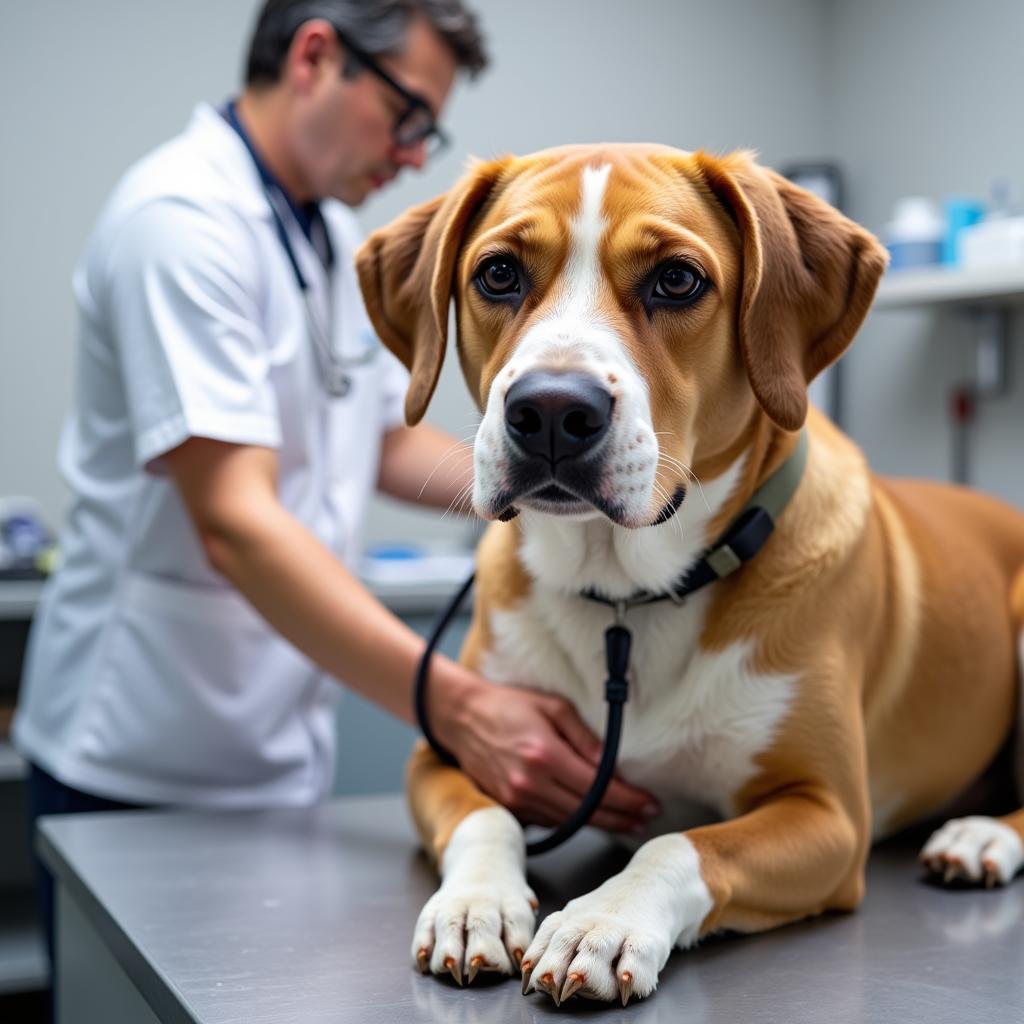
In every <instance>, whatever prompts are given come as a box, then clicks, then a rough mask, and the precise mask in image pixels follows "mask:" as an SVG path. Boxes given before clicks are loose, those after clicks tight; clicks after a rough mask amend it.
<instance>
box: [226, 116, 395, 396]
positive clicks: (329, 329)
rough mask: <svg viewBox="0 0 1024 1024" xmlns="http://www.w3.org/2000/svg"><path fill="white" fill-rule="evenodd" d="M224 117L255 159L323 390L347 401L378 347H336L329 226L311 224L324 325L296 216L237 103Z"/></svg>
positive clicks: (332, 256) (331, 248) (332, 250)
mask: <svg viewBox="0 0 1024 1024" xmlns="http://www.w3.org/2000/svg"><path fill="white" fill-rule="evenodd" d="M222 114H223V116H224V118H225V120H226V121H227V122H228V124H230V125H231V127H232V128H234V130H235V132H236V133H237V134H238V137H239V138H240V139H241V140H242V142H243V143H244V144H245V148H246V149H247V150H248V152H249V156H250V157H251V158H252V162H253V164H254V165H255V166H256V170H257V172H258V173H259V177H260V185H261V187H262V189H263V194H264V196H266V199H267V205H268V206H269V207H270V212H271V215H272V216H273V218H274V226H275V227H276V228H277V237H278V241H280V243H281V248H282V249H284V253H285V255H286V256H287V257H288V262H289V264H291V268H292V273H293V274H294V275H295V283H296V284H297V285H298V287H299V296H300V298H301V299H302V309H303V314H304V319H305V321H306V333H307V334H308V335H309V339H310V341H311V342H312V344H313V351H314V353H315V355H316V361H317V366H318V368H319V371H320V378H321V380H322V381H323V385H324V390H325V391H326V392H327V394H328V395H330V396H331V398H345V397H346V395H348V394H349V393H350V392H351V391H352V384H353V378H352V371H353V370H354V369H356V368H357V367H360V366H367V365H369V364H370V363H372V362H373V361H374V359H376V358H377V351H378V347H377V345H376V344H373V345H367V346H366V348H365V349H364V350H363V351H362V352H360V353H359V354H358V355H355V356H345V355H342V354H341V353H340V352H339V351H338V349H337V348H336V347H335V345H334V304H335V303H334V246H333V245H332V244H331V236H330V233H329V232H328V230H327V225H326V223H325V222H324V219H323V217H322V216H319V217H318V218H316V219H315V220H314V221H313V223H312V230H313V231H318V232H320V235H321V241H322V243H323V247H324V252H325V254H326V259H325V260H324V269H325V271H326V277H327V320H326V323H325V322H324V321H322V320H321V319H320V317H319V316H317V313H316V310H315V309H314V308H313V297H312V295H311V294H310V287H309V281H308V280H307V278H306V275H305V274H303V272H302V268H301V267H300V266H299V261H298V259H297V257H296V255H295V250H294V249H293V248H292V243H291V239H289V237H288V229H287V227H286V226H285V217H286V216H289V217H293V218H294V217H295V214H294V213H293V211H292V210H291V208H290V204H289V202H288V198H287V196H286V195H285V193H284V190H283V189H282V188H281V186H280V185H279V184H278V183H277V182H276V181H275V180H274V178H273V176H272V175H271V173H270V171H269V170H268V169H267V167H266V165H265V164H264V163H263V161H262V160H261V159H260V156H259V154H258V153H257V152H256V150H255V148H254V147H253V144H252V140H251V139H250V138H249V136H248V135H247V134H246V131H245V129H244V128H243V127H242V123H241V122H240V121H239V120H238V113H237V111H236V110H235V104H234V102H231V103H228V104H227V105H226V106H225V107H224V108H223V110H222Z"/></svg>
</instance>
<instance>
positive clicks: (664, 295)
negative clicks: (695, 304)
mask: <svg viewBox="0 0 1024 1024" xmlns="http://www.w3.org/2000/svg"><path fill="white" fill-rule="evenodd" d="M704 284H705V279H704V277H703V276H702V275H701V274H700V273H698V272H697V270H695V269H694V268H693V267H691V266H690V265H689V264H688V263H682V262H680V261H675V262H673V263H670V264H668V266H666V267H664V268H663V269H662V271H661V273H660V274H659V275H658V278H657V280H656V281H655V282H654V292H653V296H654V298H657V299H667V300H668V301H669V302H689V301H692V300H693V299H695V298H697V296H698V295H700V293H701V292H702V291H703V289H704Z"/></svg>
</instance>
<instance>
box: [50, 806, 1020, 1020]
mask: <svg viewBox="0 0 1024 1024" xmlns="http://www.w3.org/2000/svg"><path fill="white" fill-rule="evenodd" d="M39 847H40V850H41V852H42V854H43V856H44V858H45V859H46V861H47V862H48V864H49V865H50V866H51V868H52V870H53V871H54V872H55V874H56V875H57V876H58V878H59V880H60V882H61V883H62V884H63V885H64V886H65V887H66V888H67V890H68V891H69V892H70V894H71V895H72V896H73V897H74V898H75V899H76V900H78V901H79V903H80V905H81V908H82V909H83V911H84V912H85V914H86V915H87V917H88V918H89V920H90V921H91V923H92V924H93V925H94V926H95V927H96V929H97V930H98V931H99V933H100V934H101V935H102V936H103V938H104V940H105V941H106V942H107V944H108V945H109V946H110V948H111V950H112V951H113V953H114V955H115V956H116V957H117V959H118V961H119V962H120V963H121V966H122V967H123V968H124V969H125V970H126V972H127V973H128V975H129V976H130V977H131V978H132V979H133V981H134V982H135V984H136V985H137V986H138V988H139V989H140V991H141V992H142V994H143V995H144V996H145V997H146V998H147V1000H148V1001H149V1002H150V1005H151V1006H153V1007H154V1008H155V1009H156V1010H157V1012H158V1013H159V1015H160V1017H161V1019H162V1020H167V1021H180V1022H189V1024H285V1022H296V1024H297V1022H303V1024H315V1022H321V1021H324V1022H326V1021H331V1022H336V1024H341V1022H344V1024H348V1022H351V1024H356V1022H358V1024H376V1022H394V1021H402V1022H405V1021H439V1020H444V1021H454V1022H488V1024H489V1022H495V1021H500V1022H506V1021H534V1020H550V1019H554V1017H553V1015H556V1014H561V1015H565V1014H568V1015H570V1016H572V1015H579V1014H584V1015H587V1014H598V1015H599V1018H600V1020H601V1022H602V1024H605V1022H612V1021H619V1020H629V1021H631V1022H634V1024H639V1022H646V1021H654V1020H658V1021H662V1020H663V1021H672V1022H676V1021H685V1022H687V1024H699V1022H705V1021H713V1022H716V1024H719V1022H721V1024H726V1022H727V1024H736V1022H745V1021H756V1022H757V1024H821V1022H824V1021H828V1022H830V1024H845V1022H850V1024H855V1022H856V1024H860V1022H872V1024H874V1022H877V1024H883V1022H884V1024H892V1022H899V1024H918V1022H920V1024H925V1022H926V1024H970V1022H974V1021H977V1022H985V1024H1011V1022H1013V1024H1019V1022H1021V1021H1024V880H1019V881H1018V882H1017V883H1016V884H1014V885H1011V886H1010V887H1008V888H1006V889H1002V890H993V891H975V890H962V891H946V890H943V889H940V888H937V887H934V886H932V885H930V884H926V883H925V882H923V881H922V879H921V875H920V872H919V870H918V867H917V865H916V863H915V860H914V854H915V850H916V847H915V846H914V845H911V844H908V843H907V842H896V843H892V844H888V845H886V846H883V847H880V848H878V849H877V850H876V851H875V853H874V855H873V857H872V860H871V864H870V869H869V879H868V895H867V898H866V901H865V903H864V905H863V906H862V908H861V909H860V910H859V911H858V912H857V913H855V914H851V915H833V916H827V917H825V918H821V919H818V920H815V921H810V922H805V923H802V924H797V925H792V926H790V927H788V928H784V929H779V930H776V931H774V932H769V933H765V934H762V935H755V936H744V937H736V936H734V937H726V938H720V939H714V940H711V941H708V942H706V943H704V944H703V945H702V946H700V947H699V948H698V949H696V950H691V951H689V952H685V953H679V952H677V953H675V954H673V956H672V958H671V959H670V960H669V963H668V965H667V967H666V969H665V971H664V972H663V974H662V977H661V983H660V985H659V988H658V991H657V992H656V993H655V995H654V996H653V997H652V998H651V999H648V1000H646V1001H644V1002H639V1003H633V1004H631V1005H630V1006H629V1007H628V1008H626V1009H623V1008H621V1007H619V1006H609V1007H605V1006H603V1005H599V1004H594V1003H589V1002H586V1001H582V1000H578V999H576V1000H572V1001H571V1002H570V1003H568V1004H566V1005H564V1006H563V1007H562V1008H561V1009H556V1008H555V1006H554V1004H553V1003H552V1002H551V1000H550V999H548V998H547V997H546V996H540V995H537V994H533V995H530V996H528V997H524V996H522V995H521V994H520V989H519V984H518V982H517V981H505V982H493V981H485V982H484V983H483V984H480V979H479V978H478V979H477V981H476V982H475V983H474V985H473V986H472V988H468V989H462V990H460V989H458V988H457V987H456V986H455V984H454V982H452V981H450V980H446V979H438V978H432V977H423V976H421V975H419V974H418V973H416V971H415V970H414V969H413V968H412V967H411V966H410V962H409V944H410V942H411V937H412V928H413V924H414V922H415V919H416V916H417V914H418V912H419V910H420V908H421V906H422V904H423V903H424V901H425V900H426V899H427V897H428V896H429V895H430V893H431V892H432V891H433V889H434V886H435V880H434V875H433V872H432V870H431V869H430V868H429V866H428V865H427V863H426V861H425V860H424V859H423V857H422V855H420V854H419V853H418V852H417V847H416V843H415V840H414V837H413V832H412V828H411V826H410V824H409V822H408V818H407V815H406V812H405V808H404V804H403V802H402V800H401V799H400V798H399V797H386V798H373V799H345V800H341V801H336V802H333V803H330V804H327V805H324V806H322V807H319V808H316V809H312V810H301V811H274V812H264V813H235V814H224V813H220V814H212V813H211V814H204V813H191V812H189V813H184V812H173V813H172V812H168V813H149V812H129V813H118V814H96V815H75V816H67V817H61V818H50V819H47V820H44V822H43V823H42V826H41V832H40V837H39ZM625 859H626V854H624V853H623V852H622V851H621V850H619V849H617V848H616V847H614V846H612V845H611V844H610V843H609V841H608V840H607V838H606V837H604V836H601V835H599V834H596V833H589V832H588V833H584V834H582V835H581V836H579V837H577V838H576V839H574V840H572V841H570V842H569V843H568V844H567V845H566V846H565V847H563V848H562V849H560V850H557V851H555V852H553V853H551V854H548V855H546V856H543V857H540V858H537V859H536V860H534V861H531V864H530V868H531V883H532V885H533V887H534V889H535V890H536V892H537V895H538V897H539V898H540V899H541V902H542V908H541V909H542V913H546V912H549V911H551V910H553V909H557V908H558V907H559V906H560V905H561V904H562V903H564V902H565V901H566V900H567V899H569V898H571V897H572V896H575V895H578V894H580V893H582V892H585V891H587V890H589V889H590V888H592V887H593V886H594V885H595V884H596V883H597V882H598V881H600V880H601V879H602V878H603V877H605V876H606V875H607V874H608V873H609V872H611V871H614V870H616V869H617V868H618V867H619V866H620V865H621V864H622V863H624V862H625Z"/></svg>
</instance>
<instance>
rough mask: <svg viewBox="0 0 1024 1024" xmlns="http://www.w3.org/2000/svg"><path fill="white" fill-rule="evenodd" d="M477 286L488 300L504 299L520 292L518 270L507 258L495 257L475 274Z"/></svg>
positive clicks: (511, 260)
mask: <svg viewBox="0 0 1024 1024" xmlns="http://www.w3.org/2000/svg"><path fill="white" fill-rule="evenodd" d="M476 281H477V285H478V286H479V288H480V291H482V292H483V294H484V295H485V296H487V297H488V298H494V299H504V298H507V297H509V296H516V295H519V293H520V291H521V290H522V287H521V283H520V275H519V268H518V267H517V266H516V264H515V261H514V260H513V259H511V258H510V257H508V256H495V257H493V258H492V259H489V260H487V261H486V262H484V263H483V264H482V265H481V267H480V269H479V270H478V271H477V272H476Z"/></svg>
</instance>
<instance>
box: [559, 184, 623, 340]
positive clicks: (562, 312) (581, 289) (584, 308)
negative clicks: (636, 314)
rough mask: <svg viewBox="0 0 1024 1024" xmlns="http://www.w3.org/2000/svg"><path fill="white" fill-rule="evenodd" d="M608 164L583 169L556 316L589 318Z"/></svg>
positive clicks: (595, 289)
mask: <svg viewBox="0 0 1024 1024" xmlns="http://www.w3.org/2000/svg"><path fill="white" fill-rule="evenodd" d="M611 169H612V168H611V164H604V165H603V166H601V167H587V168H585V169H584V171H583V198H582V201H581V203H580V212H579V215H578V216H577V217H576V219H575V220H574V221H573V224H572V249H571V250H570V254H569V264H568V267H567V268H566V272H565V290H564V291H563V293H562V296H561V298H560V301H559V303H558V306H557V307H556V308H557V312H556V314H555V318H556V319H564V320H569V321H577V322H580V321H582V322H584V323H586V322H593V320H594V319H595V316H594V307H595V304H596V302H597V292H598V286H599V284H600V281H601V262H600V260H599V258H598V253H599V251H600V245H601V236H602V235H603V234H604V229H605V219H604V215H603V213H602V212H601V207H602V204H603V202H604V192H605V189H606V188H607V186H608V175H609V174H610V173H611Z"/></svg>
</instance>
